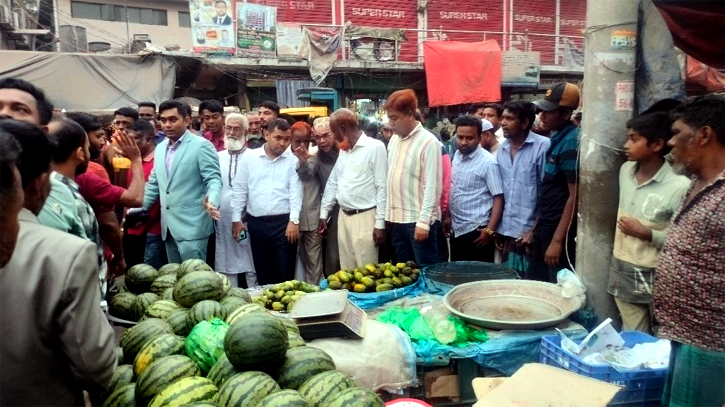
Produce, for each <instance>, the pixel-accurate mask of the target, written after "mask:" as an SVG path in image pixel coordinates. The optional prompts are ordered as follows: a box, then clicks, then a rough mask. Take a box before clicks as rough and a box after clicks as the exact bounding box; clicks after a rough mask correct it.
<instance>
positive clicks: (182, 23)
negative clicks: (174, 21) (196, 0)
mask: <svg viewBox="0 0 725 407" xmlns="http://www.w3.org/2000/svg"><path fill="white" fill-rule="evenodd" d="M179 27H191V14H189V12H188V11H179Z"/></svg>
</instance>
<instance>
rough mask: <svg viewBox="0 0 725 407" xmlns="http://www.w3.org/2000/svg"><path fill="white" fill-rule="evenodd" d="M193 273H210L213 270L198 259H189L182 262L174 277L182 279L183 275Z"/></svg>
mask: <svg viewBox="0 0 725 407" xmlns="http://www.w3.org/2000/svg"><path fill="white" fill-rule="evenodd" d="M195 271H211V272H213V271H214V270H213V269H212V268H211V267H209V265H208V264H206V262H205V261H204V260H200V259H189V260H184V262H182V263H181V265H179V270H178V271H177V272H176V275H178V276H179V278H181V277H184V276H185V275H187V274H189V273H193V272H195Z"/></svg>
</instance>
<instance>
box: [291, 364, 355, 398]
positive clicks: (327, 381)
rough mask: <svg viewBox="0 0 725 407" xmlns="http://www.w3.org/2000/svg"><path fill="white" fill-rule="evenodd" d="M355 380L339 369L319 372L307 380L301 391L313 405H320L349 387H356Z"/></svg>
mask: <svg viewBox="0 0 725 407" xmlns="http://www.w3.org/2000/svg"><path fill="white" fill-rule="evenodd" d="M355 387H356V386H355V381H354V380H352V378H351V377H350V376H348V375H346V374H345V373H342V372H339V371H337V370H330V371H327V372H322V373H318V374H316V375H314V376H312V377H310V378H309V379H307V381H305V382H304V383H303V384H302V386H300V388H299V392H300V394H301V395H302V396H304V397H305V398H306V399H307V400H308V401H309V402H310V404H312V405H313V406H319V405H320V404H322V403H324V402H325V401H326V400H327V399H329V398H330V397H333V396H335V395H337V394H338V393H341V392H342V391H344V390H347V389H354V388H355Z"/></svg>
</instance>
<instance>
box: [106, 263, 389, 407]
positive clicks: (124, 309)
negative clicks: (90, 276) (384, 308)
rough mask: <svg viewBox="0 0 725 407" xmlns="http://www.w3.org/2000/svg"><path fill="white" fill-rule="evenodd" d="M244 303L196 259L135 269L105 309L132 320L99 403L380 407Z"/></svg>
mask: <svg viewBox="0 0 725 407" xmlns="http://www.w3.org/2000/svg"><path fill="white" fill-rule="evenodd" d="M251 301H252V300H251V297H250V296H249V294H248V293H247V292H246V290H244V289H241V288H232V287H231V286H230V284H229V281H228V280H226V277H225V276H224V275H222V274H219V273H216V272H215V271H214V270H212V269H211V268H210V267H209V266H208V265H206V263H204V262H203V261H201V260H187V261H185V262H184V263H182V264H181V265H178V264H168V265H166V266H164V267H162V268H161V269H159V270H155V269H154V268H153V267H151V266H148V265H138V266H134V267H133V268H131V269H130V270H129V271H128V273H127V276H126V290H125V291H123V292H121V293H119V294H117V295H116V297H114V298H113V300H112V301H111V304H110V307H109V309H110V310H111V313H112V315H114V316H117V317H118V318H124V319H133V320H136V321H139V322H138V324H136V325H135V326H133V327H131V328H129V329H128V330H126V331H125V332H124V334H123V336H122V337H121V343H120V345H121V346H120V348H119V352H118V353H119V360H120V362H119V366H118V367H117V368H116V370H115V372H114V374H113V378H112V380H111V383H110V385H109V386H108V389H107V391H106V392H105V393H103V394H98V395H96V398H97V399H98V400H104V401H103V407H121V406H123V407H126V406H128V407H131V406H149V407H161V406H217V407H298V406H299V407H302V406H308V407H318V406H319V407H352V406H355V407H382V406H383V405H384V403H383V401H382V400H381V399H380V397H378V396H377V394H375V393H374V392H373V391H371V390H369V389H363V388H358V387H357V386H356V385H355V382H354V381H353V380H352V379H351V378H350V377H349V376H347V375H346V374H344V373H342V372H340V371H337V370H335V363H334V362H333V360H332V358H331V357H330V356H329V355H328V354H327V353H325V352H324V351H322V350H319V349H317V348H312V347H307V346H305V345H306V344H305V341H304V340H303V339H302V337H301V336H300V331H299V328H298V327H297V325H296V324H295V323H294V322H293V321H292V320H290V319H288V318H284V317H282V316H275V315H271V314H269V313H268V312H267V310H266V309H265V308H264V307H263V306H261V305H259V304H253V303H251ZM200 349H201V350H200ZM200 354H203V356H204V357H203V358H201V357H200ZM210 359H211V362H210ZM121 363H123V364H121Z"/></svg>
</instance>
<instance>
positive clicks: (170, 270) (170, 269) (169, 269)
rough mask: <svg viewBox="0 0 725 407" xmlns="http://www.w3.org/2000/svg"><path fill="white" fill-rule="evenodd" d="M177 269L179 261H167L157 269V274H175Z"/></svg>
mask: <svg viewBox="0 0 725 407" xmlns="http://www.w3.org/2000/svg"><path fill="white" fill-rule="evenodd" d="M178 271H179V263H169V264H165V265H163V266H161V268H160V269H159V275H160V276H165V275H168V274H173V275H176V273H177V272H178Z"/></svg>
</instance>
